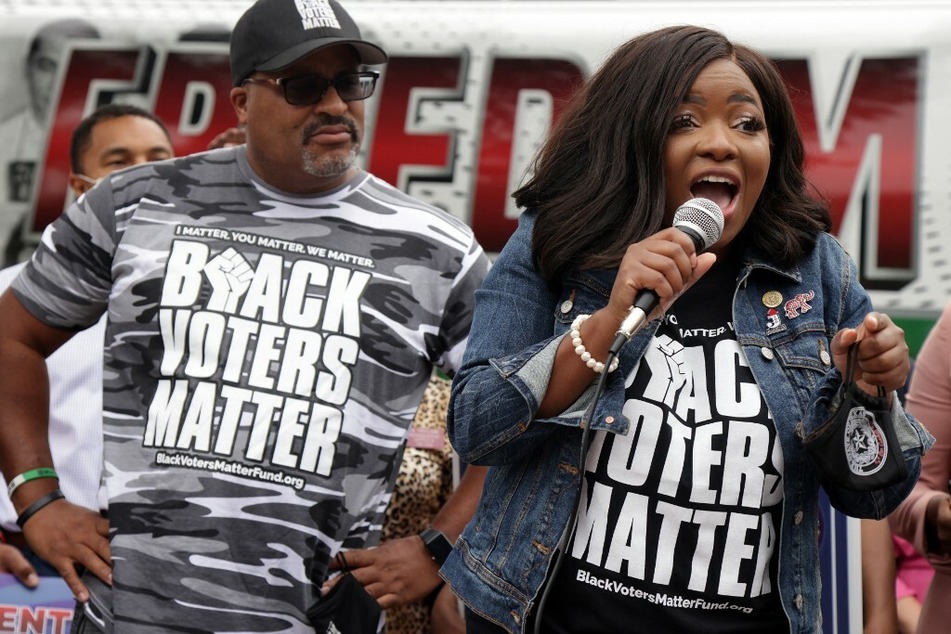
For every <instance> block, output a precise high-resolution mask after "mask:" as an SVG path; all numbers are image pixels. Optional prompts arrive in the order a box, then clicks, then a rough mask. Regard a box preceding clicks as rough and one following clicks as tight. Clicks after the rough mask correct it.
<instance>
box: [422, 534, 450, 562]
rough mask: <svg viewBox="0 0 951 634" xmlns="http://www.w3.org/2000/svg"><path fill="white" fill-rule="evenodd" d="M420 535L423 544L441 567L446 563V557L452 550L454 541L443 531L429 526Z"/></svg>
mask: <svg viewBox="0 0 951 634" xmlns="http://www.w3.org/2000/svg"><path fill="white" fill-rule="evenodd" d="M419 536H420V537H421V538H422V540H423V545H424V546H425V547H426V550H427V551H429V556H430V557H432V558H433V561H435V562H436V564H437V565H439V566H440V567H441V566H442V565H443V564H444V563H446V558H447V557H449V553H451V552H452V542H451V541H449V539H448V538H447V537H446V535H445V534H444V533H443V532H442V531H438V530H436V529H435V528H427V529H426V530H424V531H423V532H422V533H420V534H419Z"/></svg>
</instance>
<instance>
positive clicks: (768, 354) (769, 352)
mask: <svg viewBox="0 0 951 634" xmlns="http://www.w3.org/2000/svg"><path fill="white" fill-rule="evenodd" d="M759 351H760V354H762V355H763V358H764V359H766V360H767V361H772V360H773V351H772V350H771V349H770V348H767V347H766V346H763V347H762V348H760V349H759Z"/></svg>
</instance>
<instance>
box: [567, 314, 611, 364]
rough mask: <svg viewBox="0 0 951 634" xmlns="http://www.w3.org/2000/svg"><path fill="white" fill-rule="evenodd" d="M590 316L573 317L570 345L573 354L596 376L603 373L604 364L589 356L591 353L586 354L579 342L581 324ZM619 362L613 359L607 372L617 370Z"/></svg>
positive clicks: (582, 344) (586, 351)
mask: <svg viewBox="0 0 951 634" xmlns="http://www.w3.org/2000/svg"><path fill="white" fill-rule="evenodd" d="M590 316H591V315H578V316H577V317H575V320H574V321H573V322H571V333H570V334H571V345H573V346H574V347H575V353H576V354H577V355H578V356H579V357H581V360H582V361H584V364H585V365H586V366H588V367H589V368H591V369H592V370H594V371H595V373H597V374H601V373H602V372H604V364H603V363H601V362H600V361H598V360H596V359H595V358H594V357H592V356H591V353H590V352H588V350H587V348H585V347H584V343H582V341H581V324H583V323H584V322H585V320H586V319H587V318H588V317H590ZM620 362H621V360H620V359H619V358H618V357H614V361H612V362H611V367H609V368H608V372H614V371H615V370H617V366H618V364H619V363H620Z"/></svg>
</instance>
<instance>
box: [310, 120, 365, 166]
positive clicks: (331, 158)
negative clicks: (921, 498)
mask: <svg viewBox="0 0 951 634" xmlns="http://www.w3.org/2000/svg"><path fill="white" fill-rule="evenodd" d="M328 125H345V126H347V128H348V129H349V130H350V149H349V150H348V151H347V152H346V153H344V152H343V151H342V150H334V151H332V152H329V153H324V152H319V153H318V152H314V151H312V150H311V149H310V148H309V146H307V139H309V138H310V137H311V136H312V135H313V134H314V133H315V132H316V131H317V130H318V129H319V128H321V127H323V126H328ZM301 136H302V139H303V142H304V152H303V154H302V158H303V162H304V171H305V172H307V173H308V174H310V175H311V176H317V177H319V178H328V177H332V176H339V175H340V174H343V173H345V172H346V171H347V170H349V169H350V168H351V167H352V166H353V164H354V163H355V162H356V160H357V155H358V154H359V153H360V136H359V135H358V134H357V126H356V124H355V123H354V122H353V121H351V120H350V119H347V118H345V117H331V116H328V115H322V116H320V117H319V118H318V119H317V121H315V122H314V123H312V124H309V125H307V126H305V128H304V129H303V130H302V131H301Z"/></svg>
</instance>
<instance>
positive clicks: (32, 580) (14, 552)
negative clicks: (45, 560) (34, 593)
mask: <svg viewBox="0 0 951 634" xmlns="http://www.w3.org/2000/svg"><path fill="white" fill-rule="evenodd" d="M0 572H8V573H10V574H12V575H13V576H15V577H16V578H17V579H19V580H20V583H22V584H23V585H25V586H26V587H27V588H35V587H36V586H37V585H39V583H40V577H39V575H37V574H36V569H34V568H33V566H32V565H30V562H29V561H27V560H26V557H24V556H23V553H21V552H20V549H19V548H17V547H16V546H10V545H9V544H0Z"/></svg>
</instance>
